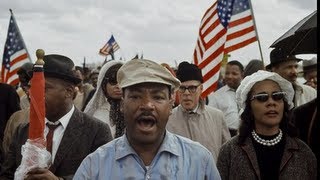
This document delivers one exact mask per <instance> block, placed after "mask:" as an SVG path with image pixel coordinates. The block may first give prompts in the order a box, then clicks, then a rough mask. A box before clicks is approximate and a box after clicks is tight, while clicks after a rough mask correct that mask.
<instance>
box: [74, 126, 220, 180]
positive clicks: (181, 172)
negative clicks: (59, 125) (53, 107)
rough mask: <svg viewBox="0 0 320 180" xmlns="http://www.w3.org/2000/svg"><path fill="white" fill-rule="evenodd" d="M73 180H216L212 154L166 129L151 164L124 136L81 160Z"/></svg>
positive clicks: (218, 175)
mask: <svg viewBox="0 0 320 180" xmlns="http://www.w3.org/2000/svg"><path fill="white" fill-rule="evenodd" d="M74 179H75V180H82V179H90V180H91V179H92V180H93V179H101V180H102V179H103V180H105V179H117V180H118V179H135V180H136V179H138V180H139V179H141V180H142V179H144V180H148V179H156V180H157V179H159V180H165V179H168V180H169V179H170V180H174V179H179V180H181V179H183V180H188V179H190V180H202V179H203V180H204V179H206V180H219V179H221V178H220V174H219V172H218V170H217V167H216V164H215V162H214V160H213V156H212V154H211V153H210V152H209V150H207V149H206V148H205V147H204V146H202V145H201V144H199V143H198V142H194V141H192V140H190V139H187V138H184V137H182V136H179V135H176V134H172V133H170V132H168V131H166V135H165V138H164V140H163V143H162V144H161V146H160V148H159V150H158V153H157V154H156V156H155V157H154V159H153V160H152V162H151V164H150V166H145V165H144V163H143V161H142V159H141V158H140V157H139V156H138V154H137V153H136V152H135V151H134V150H133V148H132V147H131V146H130V144H129V142H128V139H127V138H126V135H123V136H121V137H119V138H117V139H114V140H113V141H111V142H109V143H107V144H105V145H103V146H101V147H100V148H98V149H97V150H96V151H95V152H93V153H91V154H90V155H88V156H87V157H86V158H85V159H84V160H83V161H82V163H81V165H80V167H79V168H78V170H77V172H76V174H75V176H74Z"/></svg>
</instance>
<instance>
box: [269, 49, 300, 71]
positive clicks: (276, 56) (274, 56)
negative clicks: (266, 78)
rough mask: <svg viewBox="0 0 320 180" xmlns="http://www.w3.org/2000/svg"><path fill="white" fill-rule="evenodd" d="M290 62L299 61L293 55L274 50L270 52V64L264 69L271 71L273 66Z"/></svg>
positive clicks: (281, 50)
mask: <svg viewBox="0 0 320 180" xmlns="http://www.w3.org/2000/svg"><path fill="white" fill-rule="evenodd" d="M291 60H296V61H298V62H299V61H301V60H302V59H299V58H297V57H296V56H295V55H289V54H288V53H287V52H286V51H284V50H283V49H282V48H275V49H273V50H272V51H271V52H270V64H269V65H267V66H266V69H271V68H272V67H273V66H274V65H276V64H279V63H282V62H287V61H291Z"/></svg>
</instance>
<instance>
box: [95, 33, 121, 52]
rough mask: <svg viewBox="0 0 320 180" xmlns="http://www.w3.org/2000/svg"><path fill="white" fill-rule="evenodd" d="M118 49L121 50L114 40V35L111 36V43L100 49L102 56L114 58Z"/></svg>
mask: <svg viewBox="0 0 320 180" xmlns="http://www.w3.org/2000/svg"><path fill="white" fill-rule="evenodd" d="M118 49H120V47H119V45H118V43H117V42H116V40H115V39H114V37H113V35H111V37H110V39H109V41H108V42H107V43H106V44H105V45H104V46H103V47H102V48H101V49H100V51H99V52H100V54H102V55H105V56H107V55H111V56H113V53H114V52H116V51H117V50H118Z"/></svg>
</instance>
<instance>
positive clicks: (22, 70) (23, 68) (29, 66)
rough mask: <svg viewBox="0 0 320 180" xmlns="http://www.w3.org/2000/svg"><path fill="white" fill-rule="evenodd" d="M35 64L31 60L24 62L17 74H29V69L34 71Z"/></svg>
mask: <svg viewBox="0 0 320 180" xmlns="http://www.w3.org/2000/svg"><path fill="white" fill-rule="evenodd" d="M32 68H33V64H32V63H31V62H26V63H24V64H23V65H22V66H21V67H20V68H19V70H18V71H17V74H24V73H26V74H28V72H29V71H32Z"/></svg>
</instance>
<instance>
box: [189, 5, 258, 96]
mask: <svg viewBox="0 0 320 180" xmlns="http://www.w3.org/2000/svg"><path fill="white" fill-rule="evenodd" d="M248 1H249V0H217V1H216V2H215V3H214V4H213V5H212V6H211V7H210V8H209V9H208V10H207V11H206V12H205V14H204V16H203V18H202V20H201V23H200V29H199V37H198V40H197V44H196V47H195V50H194V54H193V57H194V64H196V65H198V67H199V68H200V69H201V70H202V75H203V80H204V83H203V87H204V88H203V92H202V97H206V96H208V95H209V94H210V93H211V92H213V91H215V90H216V88H217V84H218V79H219V73H220V67H221V61H222V59H223V56H224V54H228V53H229V52H231V51H234V50H237V49H239V48H242V47H244V46H246V45H248V44H250V43H252V42H254V41H256V40H257V36H256V32H255V27H254V22H253V17H252V14H251V9H250V5H249V2H248Z"/></svg>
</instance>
